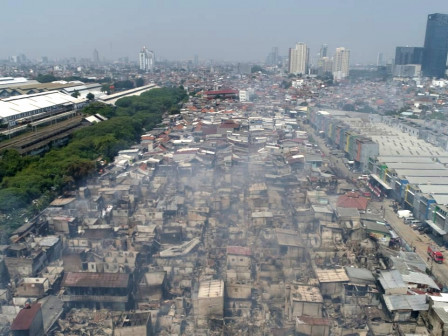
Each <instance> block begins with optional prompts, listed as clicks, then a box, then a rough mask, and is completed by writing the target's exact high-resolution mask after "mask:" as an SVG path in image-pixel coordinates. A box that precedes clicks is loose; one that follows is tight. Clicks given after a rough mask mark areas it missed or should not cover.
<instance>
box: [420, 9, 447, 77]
mask: <svg viewBox="0 0 448 336" xmlns="http://www.w3.org/2000/svg"><path fill="white" fill-rule="evenodd" d="M447 36H448V14H439V13H435V14H430V15H428V21H427V24H426V35H425V49H424V52H423V66H422V70H423V75H424V76H426V77H438V78H440V77H444V76H445V71H446V58H447V54H448V43H447Z"/></svg>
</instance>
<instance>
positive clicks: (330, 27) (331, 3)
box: [0, 0, 448, 64]
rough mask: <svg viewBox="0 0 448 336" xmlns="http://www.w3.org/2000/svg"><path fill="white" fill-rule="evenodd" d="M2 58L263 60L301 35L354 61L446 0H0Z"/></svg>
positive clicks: (417, 38)
mask: <svg viewBox="0 0 448 336" xmlns="http://www.w3.org/2000/svg"><path fill="white" fill-rule="evenodd" d="M0 8H1V14H2V15H1V19H0V31H1V33H0V59H4V58H6V57H8V56H11V55H17V54H22V53H23V54H25V55H26V56H27V57H29V58H39V57H41V56H48V57H50V58H60V57H70V56H74V57H86V58H92V57H93V56H92V55H93V50H94V49H95V48H96V49H97V50H98V51H99V54H100V58H103V57H105V58H107V59H116V58H118V57H124V56H128V57H129V58H130V60H136V59H137V53H138V51H139V50H140V48H141V47H142V46H143V45H146V46H147V47H149V48H150V49H152V50H154V51H155V52H156V56H157V57H162V58H167V59H169V60H186V59H193V58H194V55H195V54H197V55H198V56H199V59H202V60H203V59H216V60H228V61H258V60H264V59H265V58H266V56H267V54H268V53H269V51H270V50H271V48H272V47H273V46H278V48H279V54H280V55H286V54H287V51H288V48H289V47H291V46H293V45H294V44H295V43H296V42H305V43H307V44H308V45H309V47H310V55H311V56H312V57H314V56H315V55H316V54H317V53H318V51H319V48H320V45H321V44H322V43H327V44H328V45H329V51H330V54H333V52H334V49H335V48H336V47H339V46H344V47H347V48H349V49H350V50H351V60H352V61H351V63H352V64H354V63H355V62H362V63H367V62H376V57H377V54H378V52H383V53H384V55H385V57H393V56H394V52H395V51H394V50H395V47H396V46H398V45H410V46H422V45H423V40H424V36H425V28H426V17H427V15H428V14H430V13H448V0H320V1H316V0H306V1H305V0H277V1H268V0H258V1H255V0H238V1H237V0H226V1H215V0H209V1H207V0H127V1H125V0H40V1H38V0H1V2H0Z"/></svg>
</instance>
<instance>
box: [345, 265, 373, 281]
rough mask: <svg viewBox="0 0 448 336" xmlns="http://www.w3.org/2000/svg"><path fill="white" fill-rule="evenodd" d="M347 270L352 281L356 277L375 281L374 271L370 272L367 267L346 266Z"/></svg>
mask: <svg viewBox="0 0 448 336" xmlns="http://www.w3.org/2000/svg"><path fill="white" fill-rule="evenodd" d="M345 271H346V272H347V275H348V277H349V278H350V280H351V281H354V280H355V281H356V279H359V280H363V281H372V282H374V281H375V277H374V276H373V274H372V272H370V271H369V270H368V269H367V268H357V267H349V266H346V267H345Z"/></svg>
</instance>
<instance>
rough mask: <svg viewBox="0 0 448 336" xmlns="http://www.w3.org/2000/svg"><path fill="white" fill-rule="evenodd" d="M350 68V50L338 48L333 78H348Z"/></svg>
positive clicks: (335, 55)
mask: <svg viewBox="0 0 448 336" xmlns="http://www.w3.org/2000/svg"><path fill="white" fill-rule="evenodd" d="M349 66H350V50H348V49H345V48H344V47H341V48H336V53H335V54H334V58H333V78H334V79H335V80H341V79H344V78H345V77H347V76H348V73H349Z"/></svg>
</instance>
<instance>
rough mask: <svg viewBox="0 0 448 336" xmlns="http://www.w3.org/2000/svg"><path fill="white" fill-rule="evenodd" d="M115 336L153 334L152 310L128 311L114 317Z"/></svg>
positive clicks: (145, 335) (148, 335)
mask: <svg viewBox="0 0 448 336" xmlns="http://www.w3.org/2000/svg"><path fill="white" fill-rule="evenodd" d="M112 323H113V335H114V336H129V335H132V336H152V335H154V333H153V326H152V319H151V313H150V312H147V311H145V312H126V313H121V314H119V315H115V316H113V317H112Z"/></svg>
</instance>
